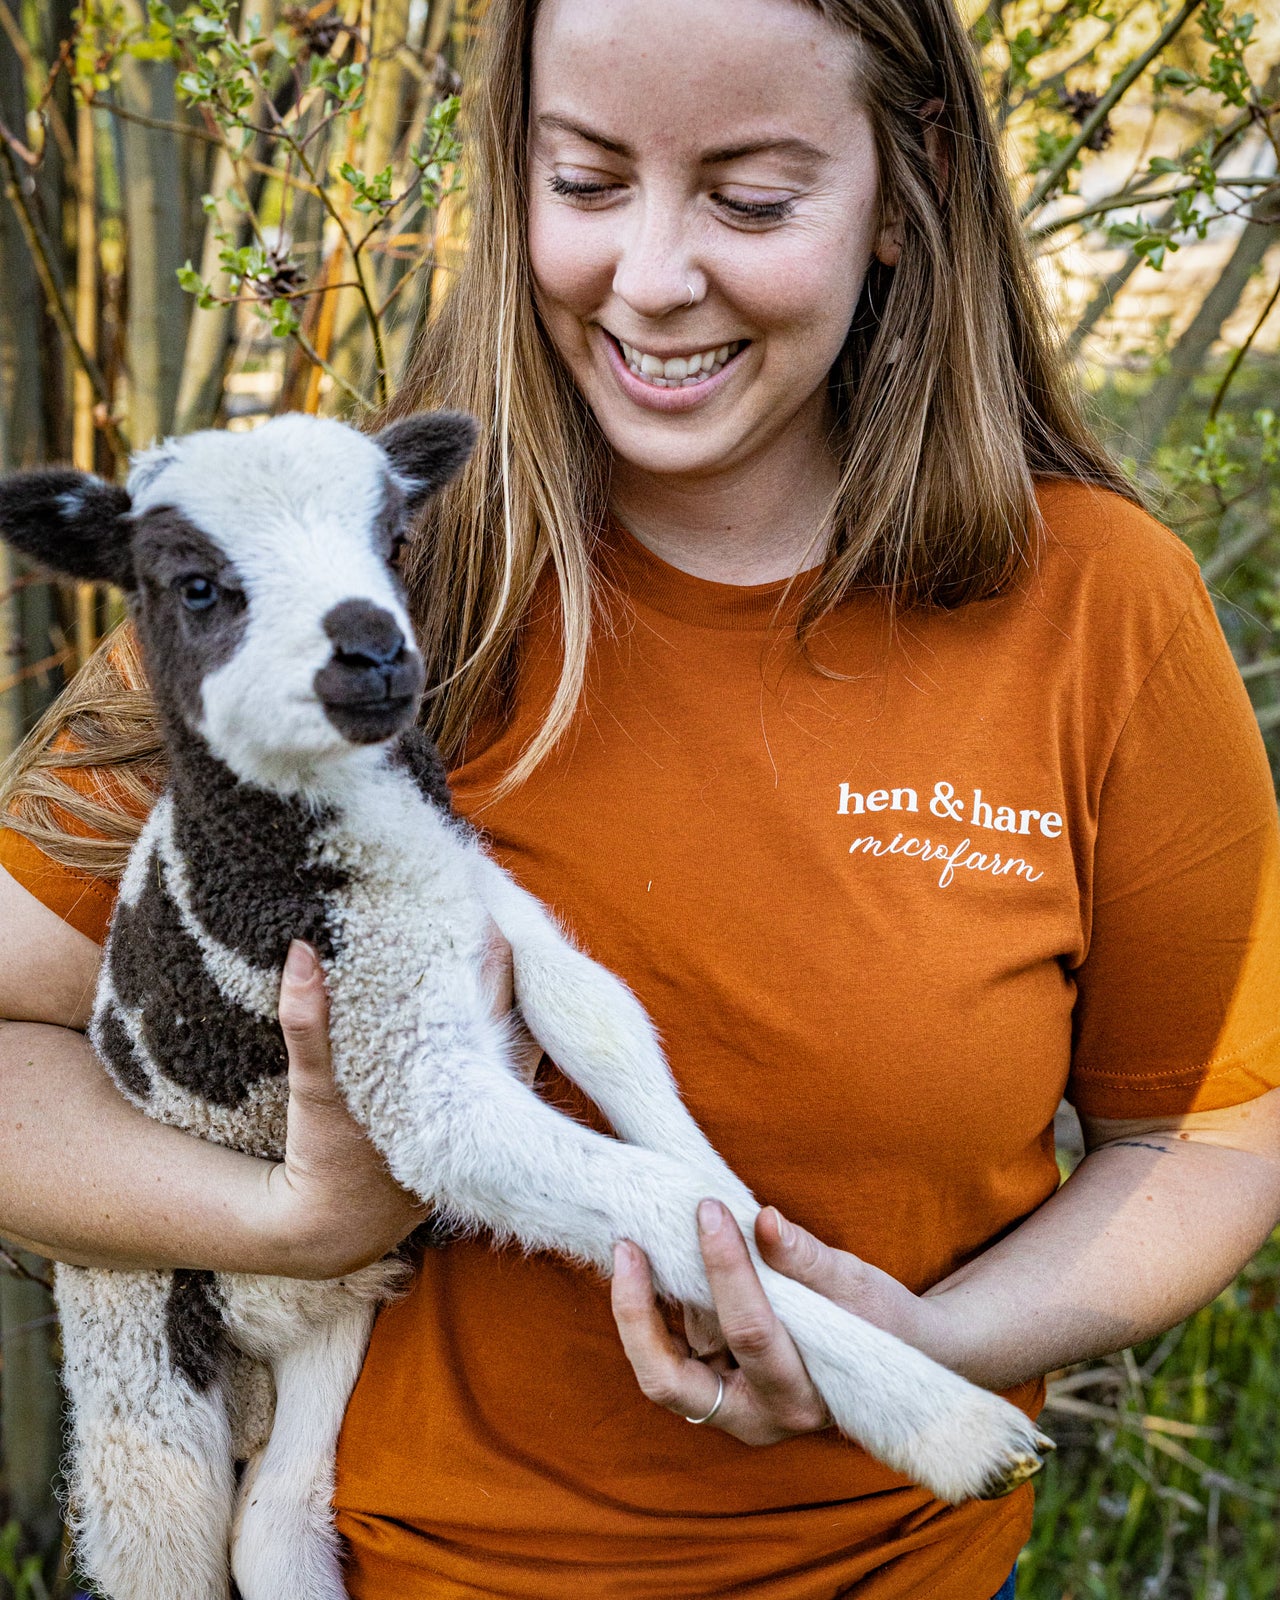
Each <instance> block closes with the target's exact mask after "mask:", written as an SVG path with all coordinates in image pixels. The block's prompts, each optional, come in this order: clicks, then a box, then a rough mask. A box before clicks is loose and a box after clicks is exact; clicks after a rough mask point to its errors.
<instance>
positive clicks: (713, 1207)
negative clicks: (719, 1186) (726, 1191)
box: [698, 1200, 724, 1233]
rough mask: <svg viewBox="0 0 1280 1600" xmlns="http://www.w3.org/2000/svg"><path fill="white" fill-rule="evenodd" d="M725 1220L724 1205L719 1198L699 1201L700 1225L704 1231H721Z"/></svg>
mask: <svg viewBox="0 0 1280 1600" xmlns="http://www.w3.org/2000/svg"><path fill="white" fill-rule="evenodd" d="M723 1222H724V1207H723V1206H722V1205H721V1204H720V1202H719V1201H718V1200H700V1201H699V1202H698V1226H699V1227H700V1228H701V1229H702V1231H703V1233H719V1232H720V1228H721V1225H722V1224H723Z"/></svg>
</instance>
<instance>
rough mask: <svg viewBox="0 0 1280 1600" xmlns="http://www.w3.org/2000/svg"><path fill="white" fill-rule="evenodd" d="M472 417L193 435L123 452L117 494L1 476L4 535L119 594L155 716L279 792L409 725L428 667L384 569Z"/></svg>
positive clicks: (391, 571) (75, 479) (60, 473)
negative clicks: (130, 619) (379, 427)
mask: <svg viewBox="0 0 1280 1600" xmlns="http://www.w3.org/2000/svg"><path fill="white" fill-rule="evenodd" d="M474 441H475V424H474V423H473V422H472V420H471V418H470V417H466V416H462V415H460V414H458V413H453V412H427V413H422V414H420V415H418V416H413V417H408V418H406V419H405V420H404V421H402V422H398V423H394V424H392V425H391V426H390V427H389V428H386V429H384V430H383V431H382V432H381V433H379V434H377V435H373V436H369V435H365V434H361V433H358V432H357V431H356V430H355V429H354V428H350V427H347V426H346V425H345V424H343V423H340V422H335V421H331V420H327V419H323V418H318V417H310V416H301V415H289V416H282V417H277V418H274V419H273V420H271V421H269V422H266V423H264V424H263V425H262V426H261V427H260V428H257V429H254V430H253V431H252V432H249V433H221V432H208V433H195V434H190V435H188V436H187V437H186V438H182V439H172V440H167V441H166V442H165V443H164V444H162V445H158V446H156V447H155V448H154V449H151V450H147V451H143V452H140V453H139V454H138V455H137V456H135V457H134V460H133V462H132V466H131V471H130V473H129V479H128V486H127V488H125V489H121V488H117V487H115V486H113V485H111V484H107V483H104V482H102V480H101V479H98V478H94V477H92V476H90V475H89V474H88V473H80V472H72V471H65V470H50V471H42V472H29V473H18V474H15V475H13V476H11V477H9V478H7V479H5V480H3V481H2V482H0V535H3V537H4V538H5V539H6V540H7V541H8V542H9V543H11V544H12V545H14V546H15V547H16V548H17V549H19V550H21V551H23V552H24V553H25V554H27V555H29V556H31V557H33V558H34V559H35V560H37V561H39V562H41V563H42V564H43V565H45V566H47V567H49V568H51V569H52V570H54V571H55V572H58V573H62V574H65V575H67V576H69V577H75V578H84V579H91V580H94V581H99V582H108V583H114V584H117V585H119V586H120V587H121V588H122V589H124V590H125V591H126V593H127V594H128V596H129V598H130V603H131V606H132V609H133V612H134V615H135V616H136V619H137V623H138V630H139V634H140V637H141V640H142V645H143V650H144V652H145V655H146V658H147V664H148V669H149V672H150V676H151V679H152V682H153V685H154V688H155V691H156V694H157V697H158V698H159V699H160V701H161V705H162V708H163V710H164V712H165V714H166V716H167V717H168V718H169V719H170V721H171V722H173V721H174V720H175V719H176V721H177V722H178V723H180V724H183V725H185V726H186V727H188V728H190V729H191V730H193V731H194V732H196V733H198V734H199V735H200V737H201V738H202V739H203V740H204V742H205V743H206V744H207V745H208V746H209V748H210V749H211V750H212V751H213V753H214V754H215V755H216V756H218V757H219V758H220V759H221V760H223V761H225V762H226V763H227V765H228V766H230V767H231V769H232V770H233V771H234V772H235V773H236V774H237V775H238V776H239V777H241V778H244V779H247V780H249V781H251V782H256V783H260V784H265V785H266V786H268V787H271V788H285V789H290V788H294V787H296V786H298V784H299V783H300V782H301V783H303V784H306V783H308V782H310V781H312V780H313V779H314V778H315V777H317V776H319V774H320V771H321V769H323V768H324V766H325V764H326V763H328V762H332V761H335V760H337V761H341V760H343V759H344V758H345V757H347V756H349V755H351V753H352V752H353V750H355V749H358V748H361V747H368V746H371V745H377V744H381V743H383V742H385V741H386V740H387V739H389V738H391V737H392V736H393V735H395V734H398V733H399V732H401V731H402V729H404V728H405V727H406V726H407V725H408V724H409V723H410V722H411V721H412V719H413V716H414V713H415V712H416V710H417V705H418V701H419V698H420V696H421V693H422V687H423V669H422V662H421V659H420V657H419V655H418V652H417V649H416V648H415V646H414V644H413V632H412V628H411V625H410V621H409V616H408V612H407V609H406V606H405V598H404V592H403V588H402V586H401V583H400V578H399V575H398V572H397V570H396V566H395V561H396V556H397V554H398V551H399V547H400V545H401V544H402V543H403V542H404V539H405V536H406V534H407V532H408V530H409V526H410V524H411V522H412V519H413V516H414V514H415V512H417V511H418V510H419V509H420V508H421V507H422V505H423V504H424V503H425V502H426V500H427V499H428V498H429V497H430V496H431V495H433V494H434V493H435V492H436V491H437V490H438V489H439V488H440V487H441V486H442V485H443V484H444V483H446V482H447V481H448V480H449V479H450V478H452V477H453V475H454V474H455V473H456V472H457V471H458V470H459V468H460V467H461V466H462V465H463V463H464V462H465V460H466V458H467V456H468V455H469V454H470V451H471V448H472V445H473V444H474Z"/></svg>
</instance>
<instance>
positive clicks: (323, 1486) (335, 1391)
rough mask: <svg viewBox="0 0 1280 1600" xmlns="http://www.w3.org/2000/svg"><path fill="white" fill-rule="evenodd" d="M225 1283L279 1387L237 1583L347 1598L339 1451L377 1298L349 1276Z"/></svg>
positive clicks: (244, 1512)
mask: <svg viewBox="0 0 1280 1600" xmlns="http://www.w3.org/2000/svg"><path fill="white" fill-rule="evenodd" d="M394 1270H395V1268H394V1264H391V1265H389V1266H388V1268H387V1271H386V1273H385V1274H382V1269H381V1268H374V1269H368V1270H367V1271H366V1272H365V1273H364V1274H363V1275H361V1274H355V1275H353V1281H355V1282H356V1283H357V1284H358V1283H359V1282H360V1280H361V1278H362V1277H364V1278H366V1279H368V1278H377V1277H379V1275H380V1274H381V1275H382V1276H385V1277H387V1278H388V1279H390V1277H391V1275H392V1273H393V1272H394ZM224 1281H225V1283H226V1293H227V1300H228V1314H229V1317H230V1319H231V1324H232V1327H233V1329H235V1331H236V1333H237V1337H238V1338H239V1339H240V1340H241V1342H242V1343H244V1345H245V1346H246V1348H249V1349H250V1350H252V1352H253V1353H254V1354H255V1355H258V1356H259V1357H260V1358H261V1359H263V1360H265V1361H266V1362H268V1363H269V1365H270V1367H271V1370H272V1374H273V1376H274V1379H275V1389H276V1405H275V1420H274V1423H273V1425H272V1429H271V1437H270V1439H269V1440H268V1443H267V1447H266V1449H265V1450H264V1451H263V1452H262V1455H261V1457H260V1458H259V1460H258V1461H256V1462H255V1463H253V1464H252V1465H251V1467H250V1472H251V1477H249V1478H247V1479H246V1482H245V1485H244V1486H243V1489H242V1492H241V1501H240V1508H239V1514H238V1517H237V1526H236V1531H235V1535H234V1538H233V1543H232V1555H231V1565H232V1571H233V1572H234V1574H235V1580H236V1585H237V1587H238V1589H239V1590H240V1594H241V1596H242V1600H343V1597H344V1596H345V1594H346V1588H345V1586H344V1585H343V1581H342V1561H341V1550H340V1547H339V1542H338V1535H337V1531H336V1529H335V1528H334V1525H333V1507H332V1501H333V1481H334V1452H335V1450H336V1448H337V1443H338V1432H339V1430H340V1429H341V1427H342V1418H343V1414H344V1412H345V1411H346V1408H347V1401H348V1400H349V1398H350V1396H351V1391H352V1389H353V1388H354V1387H355V1381H356V1378H357V1377H358V1375H359V1372H360V1364H361V1362H362V1361H363V1360H364V1353H365V1348H366V1346H367V1345H368V1342H369V1331H370V1329H371V1327H372V1326H373V1316H374V1311H375V1309H376V1304H375V1300H374V1299H373V1298H370V1297H367V1296H365V1297H362V1296H360V1295H359V1294H352V1293H348V1292H347V1290H346V1289H344V1287H343V1285H342V1283H341V1282H334V1283H311V1284H303V1283H295V1284H282V1283H281V1282H280V1281H279V1280H255V1279H252V1278H242V1279H236V1278H229V1279H226V1280H224ZM258 1284H263V1285H264V1286H265V1292H260V1291H259V1290H258V1289H257V1285H258ZM290 1313H292V1314H290Z"/></svg>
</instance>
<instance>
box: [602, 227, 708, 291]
mask: <svg viewBox="0 0 1280 1600" xmlns="http://www.w3.org/2000/svg"><path fill="white" fill-rule="evenodd" d="M637 210H638V212H639V214H638V215H637V216H636V225H635V227H634V229H633V230H632V231H631V232H630V233H629V235H628V236H627V237H625V238H624V239H623V241H622V248H621V251H620V253H619V256H618V261H617V265H616V266H615V268H614V273H613V292H614V294H616V295H617V297H618V298H619V299H620V300H625V301H626V303H627V305H629V306H630V307H631V309H632V310H633V311H635V312H636V313H637V314H638V315H639V316H642V317H645V318H651V319H653V320H657V319H658V318H661V317H665V316H668V315H669V314H670V313H671V312H673V311H681V310H684V309H685V308H686V307H688V306H693V305H697V303H698V302H699V301H700V300H701V299H702V297H703V295H704V294H705V293H706V278H705V276H704V275H703V273H702V271H701V269H700V268H698V267H697V266H696V265H695V264H694V262H693V261H692V259H691V252H690V251H689V249H688V245H687V241H686V239H685V237H684V230H683V228H682V227H681V226H680V222H679V218H678V217H677V216H675V215H673V214H672V212H671V208H669V207H666V206H661V205H658V204H655V203H653V202H652V201H651V202H648V203H646V204H645V205H644V206H643V207H640V208H637Z"/></svg>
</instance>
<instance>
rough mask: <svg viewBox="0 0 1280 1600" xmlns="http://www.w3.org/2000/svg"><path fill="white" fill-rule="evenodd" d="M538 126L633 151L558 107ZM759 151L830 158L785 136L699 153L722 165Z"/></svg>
mask: <svg viewBox="0 0 1280 1600" xmlns="http://www.w3.org/2000/svg"><path fill="white" fill-rule="evenodd" d="M537 126H538V127H539V128H558V129H559V130H560V132H562V133H571V134H573V135H574V136H575V137H576V138H579V139H585V140H586V141H587V143H588V144H594V145H598V146H599V148H600V149H601V150H607V151H609V153H610V154H611V155H615V156H622V157H623V159H624V160H630V159H631V156H632V154H633V152H632V149H631V146H630V145H629V144H625V143H624V142H623V141H622V140H621V139H610V138H609V137H608V135H607V134H603V133H598V132H597V131H596V130H595V129H594V128H589V127H588V126H587V125H586V123H584V122H576V121H575V120H574V119H573V118H572V117H566V116H564V115H563V114H562V113H561V112H559V111H544V112H543V113H542V114H541V115H540V116H539V117H538V118H537ZM759 155H783V156H796V157H799V158H800V159H801V160H804V161H809V162H812V163H813V164H814V165H821V164H822V163H824V162H827V161H830V159H831V157H830V155H829V154H828V153H827V151H825V150H823V149H821V148H820V147H819V146H818V145H816V144H811V143H810V142H809V140H808V139H799V138H796V137H794V136H785V137H781V138H776V139H769V138H766V139H752V140H749V141H748V142H747V143H745V144H735V145H726V146H725V147H724V148H723V149H719V150H708V151H707V152H706V154H705V155H703V156H702V157H701V162H702V165H703V166H704V167H722V166H725V165H726V164H727V163H728V162H730V161H741V160H743V159H744V158H745V157H747V156H759Z"/></svg>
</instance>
